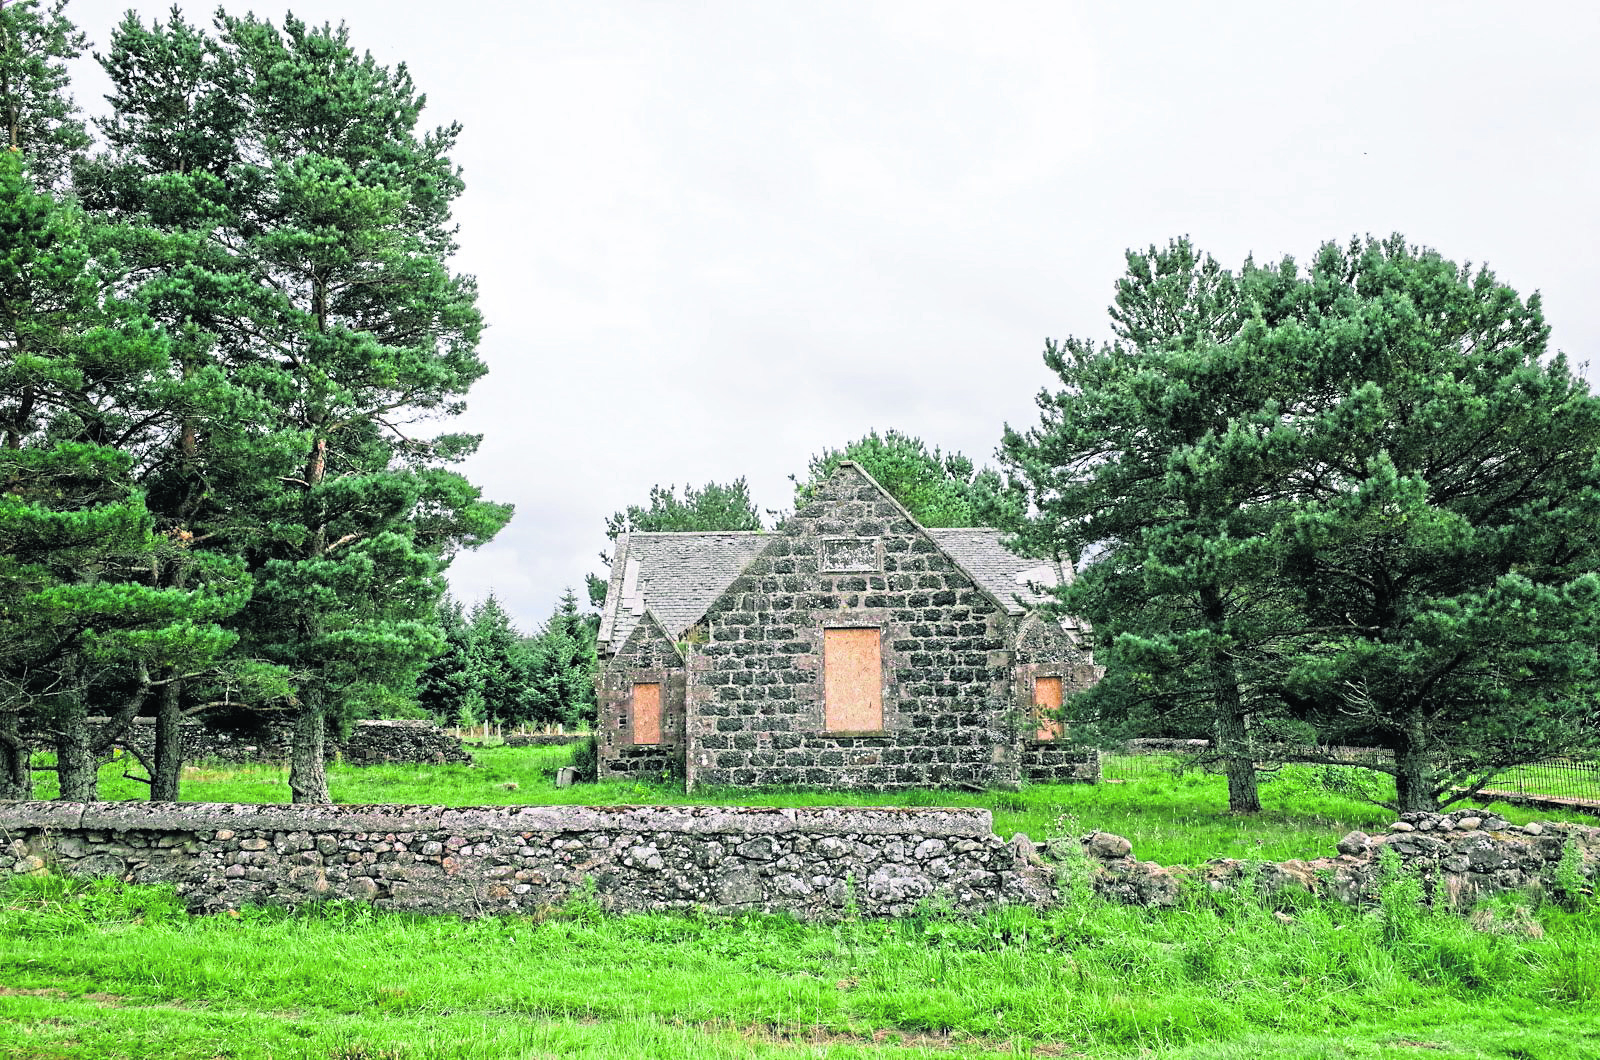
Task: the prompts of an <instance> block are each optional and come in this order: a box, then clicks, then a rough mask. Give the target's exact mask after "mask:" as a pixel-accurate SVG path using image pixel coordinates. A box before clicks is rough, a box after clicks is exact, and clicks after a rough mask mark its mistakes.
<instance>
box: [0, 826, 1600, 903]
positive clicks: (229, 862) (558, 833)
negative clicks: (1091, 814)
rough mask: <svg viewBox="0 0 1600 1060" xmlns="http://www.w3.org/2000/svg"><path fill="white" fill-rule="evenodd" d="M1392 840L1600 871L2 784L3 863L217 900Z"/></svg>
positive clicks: (1018, 888) (977, 879) (998, 863)
mask: <svg viewBox="0 0 1600 1060" xmlns="http://www.w3.org/2000/svg"><path fill="white" fill-rule="evenodd" d="M1384 851H1392V852H1393V854H1394V855H1395V856H1396V857H1397V859H1398V861H1399V863H1400V865H1401V866H1403V867H1404V868H1406V869H1408V870H1411V871H1415V872H1417V873H1419V874H1420V875H1421V877H1422V879H1423V880H1424V882H1425V884H1426V887H1427V893H1428V895H1429V897H1430V899H1431V900H1432V901H1434V902H1437V903H1443V904H1446V905H1451V906H1455V907H1457V908H1467V907H1470V906H1471V905H1472V904H1473V903H1474V902H1476V901H1477V900H1478V899H1480V898H1483V897H1487V896H1490V895H1493V894H1498V893H1502V892H1507V891H1518V892H1522V893H1525V894H1530V895H1540V894H1552V893H1556V894H1559V893H1560V892H1561V891H1562V890H1563V889H1564V887H1565V886H1566V885H1567V884H1570V882H1571V881H1570V879H1569V880H1567V881H1565V882H1564V881H1563V880H1562V876H1563V873H1564V871H1568V870H1563V869H1562V862H1563V858H1569V859H1570V858H1572V855H1576V857H1575V860H1569V861H1568V862H1567V865H1568V867H1569V869H1575V870H1576V871H1577V872H1578V873H1579V874H1580V875H1581V876H1583V877H1584V878H1585V879H1586V880H1587V881H1588V886H1589V887H1591V888H1592V887H1596V886H1600V828H1595V827H1590V826H1584V825H1575V824H1561V823H1548V824H1530V825H1521V826H1518V825H1512V824H1510V823H1508V822H1507V821H1505V820H1504V819H1502V818H1496V817H1493V816H1486V815H1482V814H1480V813H1477V812H1475V811H1457V812H1455V813H1451V814H1406V815H1404V816H1403V817H1402V818H1401V819H1400V820H1399V821H1396V822H1395V823H1394V824H1393V825H1391V826H1390V829H1389V831H1388V832H1385V833H1380V834H1378V835H1370V836H1369V835H1366V834H1364V833H1361V832H1352V833H1350V834H1349V835H1347V836H1345V838H1344V839H1342V840H1340V841H1339V843H1338V854H1337V856H1335V857H1329V858H1322V859H1318V860H1315V861H1284V862H1276V863H1272V862H1265V863H1263V862H1255V861H1241V860H1222V859H1219V860H1216V861H1211V862H1208V863H1207V864H1205V865H1203V866H1198V867H1195V868H1163V867H1162V866H1160V865H1157V864H1155V863H1153V862H1148V861H1139V860H1137V859H1136V858H1134V856H1133V851H1132V847H1131V844H1130V843H1129V842H1128V840H1127V839H1124V838H1123V837H1121V836H1116V835H1111V834H1109V833H1104V832H1092V833H1090V834H1088V835H1086V836H1082V837H1080V838H1079V839H1054V840H1051V841H1050V842H1048V843H1046V844H1045V847H1044V849H1043V850H1042V851H1041V850H1039V849H1037V848H1036V847H1035V846H1034V844H1033V843H1032V842H1030V841H1029V840H1028V838H1027V837H1026V836H1023V835H1018V836H1016V837H1015V838H1014V839H1012V841H1011V842H1009V843H1006V842H1004V841H1002V840H1001V839H1000V838H999V837H998V836H996V835H994V833H993V821H992V818H991V816H990V814H989V811H987V810H979V809H920V808H918V809H902V808H892V807H872V808H865V807H810V808H800V809H781V808H771V807H722V806H673V807H640V806H600V807H596V806H522V807H487V808H471V809H446V808H442V807H433V806H255V805H232V804H208V803H181V804H175V803H147V802H120V803H118V802H113V803H90V804H84V803H62V802H0V873H3V872H7V871H9V872H13V873H42V872H48V871H52V870H53V871H59V872H64V873H68V874H72V875H85V876H109V877H115V878H119V879H123V880H127V881H131V882H136V883H153V882H170V883H173V884H175V885H176V886H177V888H178V890H179V893H180V894H182V895H183V896H184V898H185V900H186V901H187V902H188V904H189V905H190V907H191V908H194V909H198V910H218V909H226V908H236V907H238V906H241V905H247V904H288V905H296V904H301V903H305V902H310V901H319V900H323V899H330V898H342V899H347V900H354V901H362V902H369V903H372V904H374V905H376V906H378V907H380V908H384V909H395V910H408V911H414V912H424V913H450V914H459V915H467V916H481V915H486V914H495V913H516V912H528V911H531V910H535V909H539V908H541V907H545V906H550V905H555V904H560V903H562V902H565V901H567V900H568V899H571V898H573V897H574V896H583V895H586V894H592V896H593V897H594V899H596V900H597V901H599V902H600V903H601V904H602V905H603V906H605V907H607V908H610V909H613V910H616V911H619V912H641V911H657V910H671V909H708V910H713V911H718V912H740V911H762V912H788V913H792V914H795V915H797V916H801V917H806V918H828V917H837V916H840V915H843V914H845V913H847V912H849V911H851V910H852V909H853V910H854V911H855V912H857V913H859V914H860V915H864V916H899V915H904V914H907V913H910V912H912V911H913V910H914V909H915V908H916V907H917V906H918V904H919V903H921V902H922V901H923V900H925V899H930V898H932V899H936V900H944V901H947V902H949V903H950V904H952V905H953V906H954V907H955V908H957V909H962V910H969V911H971V910H979V909H984V908H989V907H993V906H996V905H1002V904H1029V905H1034V906H1040V907H1042V906H1047V905H1049V904H1051V903H1052V902H1054V901H1056V900H1057V899H1058V898H1059V895H1060V890H1059V888H1061V887H1062V886H1063V885H1064V884H1065V883H1066V878H1067V876H1068V875H1070V874H1071V873H1073V872H1086V873H1087V875H1088V882H1089V884H1090V886H1091V887H1092V888H1093V889H1094V890H1095V891H1097V892H1098V893H1099V894H1101V895H1102V896H1104V897H1106V898H1108V899H1111V900H1113V901H1118V902H1123V903H1128V904H1136V905H1148V906H1167V905H1173V904H1176V903H1177V902H1178V901H1179V898H1180V894H1181V891H1182V888H1183V885H1184V884H1183V881H1184V880H1185V879H1186V878H1187V879H1188V880H1190V881H1191V884H1190V885H1191V886H1203V887H1209V888H1212V889H1219V890H1220V889H1225V888H1233V887H1237V886H1239V885H1240V884H1241V883H1242V882H1244V881H1246V880H1249V881H1252V882H1253V883H1254V885H1255V886H1256V888H1257V889H1258V891H1260V892H1261V893H1263V894H1266V895H1269V896H1274V895H1281V894H1285V893H1288V892H1300V893H1307V894H1315V895H1319V896H1322V897H1326V898H1330V899H1335V900H1339V901H1344V902H1358V901H1363V900H1369V899H1371V898H1373V897H1374V896H1375V895H1376V893H1377V891H1378V889H1379V888H1380V886H1381V884H1382V879H1383V873H1384V871H1385V869H1384V867H1383V862H1384V861H1385V860H1387V859H1386V858H1385V856H1384V853H1383V852H1384ZM1568 851H1571V854H1569V853H1568Z"/></svg>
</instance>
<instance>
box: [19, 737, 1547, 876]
mask: <svg viewBox="0 0 1600 1060" xmlns="http://www.w3.org/2000/svg"><path fill="white" fill-rule="evenodd" d="M473 755H474V757H475V758H476V759H477V765H475V766H454V765H450V766H434V765H382V766H349V765H344V764H342V763H333V764H332V765H330V767H329V785H330V788H331V790H332V793H333V798H334V801H335V802H340V803H347V804H363V803H407V804H409V803H421V804H429V805H438V806H505V805H528V804H540V805H554V804H588V805H624V804H634V803H637V804H648V805H684V804H697V805H705V804H713V803H723V804H728V805H738V806H836V805H840V804H850V805H861V806H979V807H984V808H987V809H989V810H991V811H992V812H993V814H994V823H995V830H996V831H997V832H998V833H999V834H1000V835H1002V836H1005V837H1008V838H1009V837H1010V836H1011V835H1013V834H1015V833H1017V832H1023V833H1026V834H1027V835H1029V836H1031V837H1033V838H1035V839H1037V838H1039V837H1040V836H1042V835H1044V834H1046V833H1047V832H1057V833H1060V832H1067V831H1090V830H1093V829H1099V830H1101V831H1106V832H1115V833H1117V834H1118V835H1124V836H1127V837H1128V838H1129V839H1131V840H1132V841H1133V844H1134V853H1135V854H1136V855H1137V856H1138V857H1140V858H1143V859H1146V860H1151V861H1157V862H1160V863H1162V864H1164V865H1191V864H1197V863H1199V862H1203V861H1205V860H1207V859H1208V858H1216V857H1233V858H1259V859H1262V860H1267V861H1282V860H1285V859H1288V858H1319V857H1328V856H1331V855H1332V853H1333V844H1334V843H1336V842H1337V841H1338V839H1339V837H1340V836H1342V835H1344V834H1345V833H1346V832H1349V831H1350V830H1352V829H1356V828H1359V829H1362V830H1365V831H1371V830H1374V829H1378V828H1382V827H1384V826H1386V825H1387V824H1389V823H1390V822H1391V821H1393V819H1394V817H1393V814H1391V813H1390V812H1389V811H1387V810H1383V809H1381V808H1379V807H1377V806H1375V805H1373V804H1371V803H1369V802H1364V801H1362V800H1360V799H1358V798H1355V797H1352V796H1351V795H1349V794H1344V793H1341V792H1339V791H1330V790H1328V787H1327V784H1326V783H1325V781H1326V774H1325V771H1324V770H1322V769H1321V768H1320V767H1299V766H1286V767H1284V768H1283V769H1282V770H1280V771H1278V772H1277V773H1275V774H1273V775H1271V776H1270V777H1268V779H1267V780H1266V781H1265V783H1264V784H1263V785H1262V789H1261V794H1262V803H1263V805H1264V807H1265V809H1264V812H1262V813H1260V814H1257V815H1253V816H1248V817H1246V816H1237V815H1234V814H1230V813H1228V812H1227V805H1228V795H1227V783H1226V781H1225V780H1224V779H1223V778H1222V777H1219V776H1212V775H1208V774H1205V773H1201V772H1193V771H1191V772H1187V773H1183V774H1181V775H1173V774H1170V773H1166V774H1156V773H1151V774H1146V775H1144V776H1141V777H1140V778H1139V779H1137V780H1131V781H1127V782H1125V783H1115V784H1097V785H1088V784H1030V785H1026V786H1025V787H1024V788H1023V790H1022V791H1020V792H983V793H973V792H961V791H949V790H928V791H908V792H896V793H893V794H881V795H879V794H864V793H856V792H818V791H781V790H780V791H764V792H755V793H752V792H749V791H743V790H738V789H717V788H702V789H700V790H697V791H696V792H695V793H694V794H693V795H692V796H690V795H685V794H684V793H683V790H682V785H681V784H679V783H677V782H674V781H669V780H667V779H665V778H663V779H660V780H653V781H622V780H609V781H603V782H601V783H597V784H579V785H576V786H574V787H570V788H557V787H556V786H555V773H556V770H557V769H559V768H560V767H561V766H563V765H565V764H567V762H569V761H570V760H571V755H572V749H571V748H570V747H515V748H513V747H488V748H473ZM138 772H139V769H138V767H137V766H136V765H132V766H129V765H128V764H127V762H126V760H124V761H122V762H113V763H112V764H110V765H108V766H106V767H105V768H104V769H103V770H101V773H100V794H101V797H102V798H105V799H138V798H145V797H147V794H148V792H147V789H146V788H145V787H144V786H143V785H142V784H140V783H138V782H137V781H135V780H132V779H128V778H126V777H125V776H124V773H138ZM38 776H39V777H40V778H41V780H40V782H39V784H38V787H37V791H36V796H37V797H39V798H51V797H53V796H54V794H55V786H54V778H53V776H52V775H51V774H49V773H40V774H38ZM182 790H183V797H184V799H185V800H188V801H196V802H253V803H280V802H287V801H288V797H289V787H288V770H287V769H286V768H285V767H282V766H273V765H244V766H240V765H223V764H210V765H200V766H191V767H188V768H186V769H185V770H184V778H183V789H182ZM1494 809H1495V811H1496V812H1497V813H1500V814H1501V815H1502V816H1504V817H1506V818H1507V819H1509V820H1512V821H1516V822H1526V821H1530V820H1535V819H1539V820H1548V819H1549V818H1550V817H1551V816H1552V815H1551V813H1550V812H1548V811H1535V810H1527V809H1522V808H1519V807H1512V806H1508V805H1505V804H1496V805H1495V806H1494Z"/></svg>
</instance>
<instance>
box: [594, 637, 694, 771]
mask: <svg viewBox="0 0 1600 1060" xmlns="http://www.w3.org/2000/svg"><path fill="white" fill-rule="evenodd" d="M687 678H688V671H687V670H686V669H685V667H684V663H683V657H682V656H681V655H679V654H678V648H677V645H675V644H674V643H673V642H672V640H671V638H669V637H668V636H667V633H666V631H665V630H664V629H662V628H661V625H660V623H658V622H657V621H656V620H655V619H654V618H653V617H652V616H650V615H646V616H645V617H644V618H643V619H642V620H641V621H640V622H639V624H638V625H636V626H634V627H633V632H632V633H630V634H628V639H627V641H626V642H624V644H623V645H622V648H621V649H620V650H619V651H618V652H617V654H616V655H615V656H614V657H613V658H612V659H611V660H610V661H609V662H608V663H606V668H605V669H604V670H603V671H602V672H601V674H600V680H599V685H598V699H599V718H600V727H599V731H598V732H597V733H596V736H597V740H596V749H597V753H598V758H597V767H596V768H597V769H598V771H599V774H600V777H601V778H602V779H604V778H606V777H649V778H654V777H660V776H662V775H663V774H667V775H678V774H681V773H682V771H683V729H684V695H685V685H686V682H687ZM639 682H654V683H657V684H659V685H660V686H661V742H660V743H656V744H635V743H634V742H633V711H632V699H633V686H634V685H635V684H636V683H639Z"/></svg>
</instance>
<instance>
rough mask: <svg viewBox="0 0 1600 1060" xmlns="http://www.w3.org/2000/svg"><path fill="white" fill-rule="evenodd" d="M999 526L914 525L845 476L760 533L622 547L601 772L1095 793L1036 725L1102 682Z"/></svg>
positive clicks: (607, 615) (606, 658) (605, 633)
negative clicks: (1039, 787) (1045, 783)
mask: <svg viewBox="0 0 1600 1060" xmlns="http://www.w3.org/2000/svg"><path fill="white" fill-rule="evenodd" d="M1060 575H1061V572H1060V571H1059V570H1055V569H1052V567H1051V566H1050V565H1049V564H1045V563H1041V562H1040V561H1039V560H1030V559H1025V558H1023V557H1020V556H1017V555H1015V554H1013V553H1011V552H1009V551H1007V550H1006V549H1005V548H1004V547H1003V546H1002V545H1001V542H1000V535H999V531H996V530H988V529H948V530H946V529H927V528H924V527H922V526H921V525H919V524H918V523H917V521H916V520H915V519H914V518H912V516H911V515H910V513H908V512H907V511H906V510H905V509H904V508H903V507H902V506H901V505H900V504H899V503H898V502H897V501H895V500H894V498H893V497H892V496H890V495H889V493H888V492H887V491H885V490H884V489H883V487H882V486H880V485H878V483H877V482H875V481H874V480H873V479H872V477H871V476H870V475H868V474H867V473H866V472H865V471H864V470H862V469H861V468H860V467H859V466H857V465H856V464H853V463H848V462H847V463H844V464H841V465H840V466H839V468H838V470H837V471H836V472H835V473H834V474H833V475H832V476H831V477H830V478H829V479H828V480H827V481H826V482H825V483H824V484H823V485H822V486H821V487H819V488H818V490H817V492H816V495H815V498H814V499H813V500H812V501H811V502H810V503H809V504H807V505H806V506H805V507H803V508H801V509H800V510H799V511H797V512H795V513H794V515H792V516H790V517H789V518H788V519H787V520H786V521H785V522H784V523H783V525H782V526H780V527H779V528H778V529H777V530H775V531H772V532H770V533H766V532H746V533H717V532H712V533H631V534H625V535H622V536H620V537H618V539H617V543H616V552H615V555H614V557H613V559H612V566H611V581H610V584H609V586H608V589H607V593H606V601H605V606H604V608H603V610H602V613H601V624H600V634H599V648H600V656H601V667H602V669H601V673H600V678H599V701H600V702H599V706H600V716H599V720H600V731H599V748H598V749H599V771H600V775H601V776H658V775H660V774H662V773H672V774H675V775H681V776H682V777H683V779H684V783H685V786H686V788H687V789H688V790H691V791H692V790H693V789H694V788H695V786H696V785H700V784H713V785H736V786H742V787H750V786H768V785H780V784H783V785H805V786H809V787H824V788H839V789H856V790H890V789H896V788H916V787H930V786H939V785H962V786H976V787H985V788H991V787H999V788H1016V787H1018V786H1019V784H1020V783H1021V781H1023V780H1025V779H1026V780H1092V779H1095V778H1096V776H1097V774H1098V764H1097V759H1096V756H1095V755H1094V753H1093V752H1092V751H1090V752H1087V753H1085V752H1084V751H1083V750H1081V749H1079V748H1075V747H1073V746H1071V745H1070V744H1068V743H1067V742H1066V741H1065V740H1063V739H1061V736H1062V733H1061V729H1060V725H1059V723H1058V722H1057V721H1056V720H1055V719H1054V717H1053V716H1052V715H1051V714H1050V713H1049V711H1050V710H1051V709H1052V708H1055V707H1058V706H1060V704H1061V702H1062V697H1063V696H1064V695H1067V694H1069V693H1071V692H1072V691H1075V690H1078V689H1082V688H1085V687H1087V686H1088V685H1089V684H1091V683H1092V682H1093V681H1095V680H1096V679H1097V678H1098V676H1099V670H1098V669H1097V668H1096V667H1095V666H1094V665H1093V662H1092V660H1091V659H1090V657H1089V655H1088V652H1087V651H1086V650H1085V648H1084V647H1083V646H1082V643H1081V639H1080V637H1079V635H1078V631H1077V630H1076V629H1075V628H1074V627H1072V626H1071V624H1070V623H1067V624H1064V623H1061V622H1059V621H1057V620H1055V619H1053V618H1049V617H1046V616H1044V615H1042V614H1040V613H1038V612H1037V611H1036V610H1035V608H1036V606H1037V605H1038V604H1039V603H1041V602H1042V598H1041V597H1040V596H1039V595H1038V594H1037V593H1036V592H1035V591H1034V590H1033V589H1031V588H1030V586H1042V585H1049V584H1054V582H1055V581H1056V580H1057V578H1059V577H1060Z"/></svg>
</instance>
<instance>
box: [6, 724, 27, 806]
mask: <svg viewBox="0 0 1600 1060" xmlns="http://www.w3.org/2000/svg"><path fill="white" fill-rule="evenodd" d="M30 750H31V748H29V746H28V744H27V741H25V740H24V739H23V738H22V732H21V730H20V729H19V728H18V726H17V719H16V716H15V715H11V716H9V717H7V718H6V719H5V720H4V722H0V800H3V799H31V798H33V769H32V767H31V766H30V764H29V762H28V758H29V752H30Z"/></svg>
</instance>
